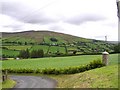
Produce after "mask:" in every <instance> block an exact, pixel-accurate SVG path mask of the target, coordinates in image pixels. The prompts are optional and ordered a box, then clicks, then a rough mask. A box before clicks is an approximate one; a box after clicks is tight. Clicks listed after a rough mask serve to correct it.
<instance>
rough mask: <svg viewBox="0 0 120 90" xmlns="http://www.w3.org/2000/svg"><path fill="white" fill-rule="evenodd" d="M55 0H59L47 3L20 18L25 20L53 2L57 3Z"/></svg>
mask: <svg viewBox="0 0 120 90" xmlns="http://www.w3.org/2000/svg"><path fill="white" fill-rule="evenodd" d="M55 1H57V0H54V1H53V2H50V3H48V4H46V5H45V6H43V7H41V8H39V9H37V10H35V11H33V12H31V13H29V14H28V15H26V16H24V17H22V18H20V19H22V20H25V19H27V18H29V17H30V16H31V15H33V14H35V13H36V12H37V13H38V11H40V10H41V9H44V8H46V7H48V6H50V5H51V4H53V3H55Z"/></svg>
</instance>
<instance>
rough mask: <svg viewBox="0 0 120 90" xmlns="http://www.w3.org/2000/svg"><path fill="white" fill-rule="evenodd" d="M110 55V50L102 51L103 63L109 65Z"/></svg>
mask: <svg viewBox="0 0 120 90" xmlns="http://www.w3.org/2000/svg"><path fill="white" fill-rule="evenodd" d="M108 56H109V53H108V52H106V51H105V52H103V53H102V63H103V64H104V65H106V66H107V65H108Z"/></svg>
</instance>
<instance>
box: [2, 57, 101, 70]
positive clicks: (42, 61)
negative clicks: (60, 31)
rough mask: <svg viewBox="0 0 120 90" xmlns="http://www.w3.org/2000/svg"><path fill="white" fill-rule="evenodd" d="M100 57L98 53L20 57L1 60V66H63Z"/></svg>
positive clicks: (33, 67) (85, 62)
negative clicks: (31, 57) (18, 58)
mask: <svg viewBox="0 0 120 90" xmlns="http://www.w3.org/2000/svg"><path fill="white" fill-rule="evenodd" d="M99 58H101V56H100V55H92V56H91V55H86V56H84V55H83V56H70V57H55V58H38V59H23V60H22V59H21V60H8V61H2V68H28V69H29V68H30V69H36V68H41V69H42V68H65V67H69V66H79V65H84V64H88V63H89V62H90V61H93V60H96V59H99Z"/></svg>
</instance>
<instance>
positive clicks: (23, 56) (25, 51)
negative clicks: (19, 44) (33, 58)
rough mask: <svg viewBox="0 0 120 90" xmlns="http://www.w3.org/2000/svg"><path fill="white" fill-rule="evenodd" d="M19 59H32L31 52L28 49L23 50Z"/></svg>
mask: <svg viewBox="0 0 120 90" xmlns="http://www.w3.org/2000/svg"><path fill="white" fill-rule="evenodd" d="M19 57H20V58H29V57H30V53H29V50H28V49H26V50H21V51H20V53H19Z"/></svg>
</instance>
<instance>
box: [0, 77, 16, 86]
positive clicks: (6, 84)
mask: <svg viewBox="0 0 120 90" xmlns="http://www.w3.org/2000/svg"><path fill="white" fill-rule="evenodd" d="M15 84H16V82H15V81H14V80H11V79H8V80H6V81H4V82H2V88H13V87H14V86H15Z"/></svg>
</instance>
